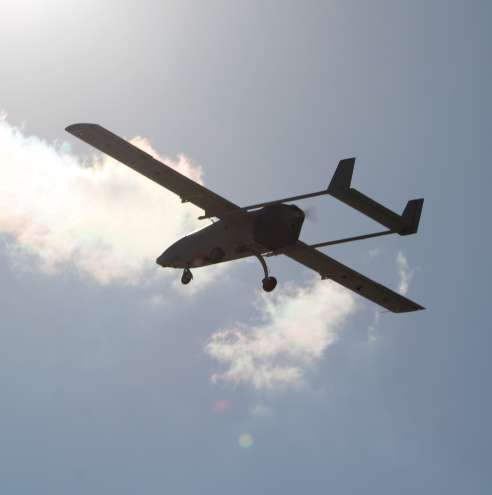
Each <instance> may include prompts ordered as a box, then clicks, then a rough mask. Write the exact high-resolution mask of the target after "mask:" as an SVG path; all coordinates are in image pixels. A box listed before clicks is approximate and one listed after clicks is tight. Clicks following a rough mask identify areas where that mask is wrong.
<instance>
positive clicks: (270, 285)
mask: <svg viewBox="0 0 492 495" xmlns="http://www.w3.org/2000/svg"><path fill="white" fill-rule="evenodd" d="M262 283H263V290H264V291H265V292H272V290H273V289H275V287H277V279H276V278H275V277H265V278H264V279H263V280H262Z"/></svg>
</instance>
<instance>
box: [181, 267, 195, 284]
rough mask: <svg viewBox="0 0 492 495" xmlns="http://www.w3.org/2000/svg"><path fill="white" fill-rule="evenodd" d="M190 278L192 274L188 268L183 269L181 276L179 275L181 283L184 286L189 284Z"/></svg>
mask: <svg viewBox="0 0 492 495" xmlns="http://www.w3.org/2000/svg"><path fill="white" fill-rule="evenodd" d="M192 278H193V274H192V273H191V270H190V269H189V268H185V269H184V270H183V275H181V283H182V284H184V285H186V284H189V283H190V282H191V279H192Z"/></svg>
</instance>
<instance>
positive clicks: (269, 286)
mask: <svg viewBox="0 0 492 495" xmlns="http://www.w3.org/2000/svg"><path fill="white" fill-rule="evenodd" d="M252 254H253V256H255V257H256V258H258V261H259V262H260V263H261V266H262V267H263V271H264V273H265V277H264V278H263V280H262V281H261V283H262V286H263V290H264V291H265V292H272V290H273V289H275V287H277V279H276V278H275V277H271V276H270V275H268V266H267V264H266V262H265V258H263V256H262V255H261V254H260V253H252ZM192 279H193V274H192V273H191V270H190V269H189V268H185V269H184V270H183V275H181V283H182V284H184V285H187V284H189V283H190V282H191V280H192Z"/></svg>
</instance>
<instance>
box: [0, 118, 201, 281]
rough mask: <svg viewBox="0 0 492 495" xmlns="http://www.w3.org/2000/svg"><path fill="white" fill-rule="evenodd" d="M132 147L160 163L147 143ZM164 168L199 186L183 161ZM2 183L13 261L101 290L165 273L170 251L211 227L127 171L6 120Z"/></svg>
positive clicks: (0, 209) (3, 218)
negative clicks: (85, 279) (78, 277)
mask: <svg viewBox="0 0 492 495" xmlns="http://www.w3.org/2000/svg"><path fill="white" fill-rule="evenodd" d="M132 142H133V143H134V144H135V145H137V146H139V147H140V148H142V149H144V150H145V151H147V152H148V153H150V154H152V155H154V156H157V153H156V152H155V151H154V150H153V149H152V147H151V145H150V143H149V142H148V141H147V140H146V139H145V138H138V137H137V138H135V139H133V140H132ZM165 162H166V163H167V164H168V165H169V166H171V167H173V168H174V169H175V170H177V171H179V172H181V173H182V174H184V175H186V176H188V177H191V178H192V179H194V180H196V181H198V182H201V168H200V167H199V166H197V165H195V164H193V163H192V162H191V161H190V160H189V159H188V158H187V157H185V156H184V155H179V156H178V157H177V159H176V160H171V159H168V158H166V159H165ZM0 177H1V180H0V233H6V234H10V236H11V237H12V238H13V239H14V241H15V243H14V244H13V245H11V247H10V252H11V254H12V256H13V258H14V261H15V259H19V256H21V257H23V258H26V254H27V255H29V256H28V258H30V259H31V260H32V259H34V260H37V266H39V267H41V268H42V269H43V270H45V271H48V272H57V271H59V270H62V269H63V268H64V267H65V266H67V264H70V265H71V266H75V268H76V269H78V270H79V271H80V272H82V273H84V274H88V275H90V276H92V277H93V278H94V279H95V280H97V281H98V282H99V283H102V284H106V283H109V282H112V281H123V282H126V283H136V282H140V281H143V280H146V279H147V278H148V277H152V276H153V275H155V274H156V273H158V270H161V272H159V273H162V272H163V271H164V270H163V269H162V268H160V267H158V266H157V265H156V264H155V259H156V257H157V256H158V255H159V254H161V252H162V251H163V250H164V249H165V248H166V247H167V246H168V245H169V244H171V243H172V242H174V240H175V239H176V238H179V237H181V236H182V235H184V234H185V233H187V232H189V231H191V230H194V229H196V228H198V227H203V226H205V224H204V223H203V222H199V221H198V220H197V217H198V215H199V214H200V213H201V210H199V209H197V208H196V207H194V206H193V205H190V204H185V205H184V204H181V202H180V200H179V198H178V197H177V196H175V195H174V194H172V193H170V192H169V191H167V190H165V189H164V188H162V187H160V186H159V185H157V184H155V183H153V182H152V181H150V180H149V179H147V178H145V177H143V176H141V175H140V174H138V173H136V172H134V171H133V170H131V169H129V168H128V167H126V166H125V165H123V164H120V163H118V162H116V161H114V160H113V159H111V158H109V157H107V156H105V155H103V156H101V155H100V154H98V155H97V156H94V157H93V158H91V159H90V160H89V162H88V163H82V161H81V159H80V158H79V157H77V156H75V155H74V154H73V153H71V152H70V151H69V146H68V145H67V144H66V143H65V144H64V145H55V144H49V143H47V142H46V141H43V140H41V139H39V138H37V137H34V136H27V135H26V134H25V133H24V132H23V130H22V129H19V128H16V127H14V126H11V125H10V124H9V123H8V122H7V120H6V116H5V115H0ZM31 255H33V256H31ZM23 262H25V259H23ZM169 272H171V270H169V271H168V273H169ZM208 275H209V274H207V275H206V277H207V276H208ZM174 276H176V277H179V274H178V273H177V272H176V273H174Z"/></svg>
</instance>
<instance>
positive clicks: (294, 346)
mask: <svg viewBox="0 0 492 495" xmlns="http://www.w3.org/2000/svg"><path fill="white" fill-rule="evenodd" d="M257 306H258V309H259V311H260V315H261V322H260V323H258V324H252V325H246V324H243V323H236V324H235V325H233V326H231V327H229V328H225V329H223V330H220V331H218V332H216V333H215V334H214V335H212V337H211V338H210V340H209V341H208V343H207V345H206V347H205V350H206V352H207V353H208V354H209V355H210V356H211V357H213V358H214V359H216V360H217V361H218V362H219V363H221V364H222V365H223V366H225V370H224V371H222V372H220V373H216V374H214V375H213V376H212V380H214V381H225V382H229V383H233V384H236V385H239V384H242V385H248V386H252V387H254V388H255V389H275V388H283V387H296V386H299V385H301V384H302V383H303V381H304V375H305V372H306V370H307V369H308V368H310V367H312V366H313V365H314V364H315V363H316V362H317V361H318V360H319V359H320V358H321V357H322V355H323V352H324V351H325V350H326V348H327V347H328V346H330V345H331V344H333V342H334V341H335V339H336V338H337V335H338V333H339V331H340V329H341V327H342V324H343V323H344V321H345V320H346V318H347V317H348V316H349V315H350V314H352V313H353V312H354V310H355V303H354V297H353V295H352V294H351V293H350V292H348V291H347V290H346V289H344V288H342V287H340V286H338V285H336V284H335V283H334V282H330V281H320V280H316V281H313V282H311V283H309V284H307V285H305V286H303V287H297V286H294V285H292V284H291V285H284V286H282V287H280V288H279V289H277V291H276V292H275V293H272V294H268V295H267V294H263V293H262V294H261V295H260V296H259V300H258V302H257Z"/></svg>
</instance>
